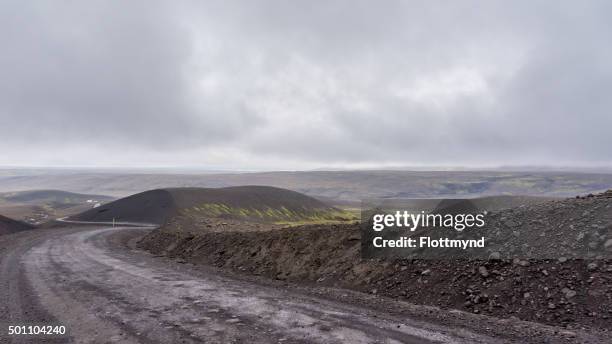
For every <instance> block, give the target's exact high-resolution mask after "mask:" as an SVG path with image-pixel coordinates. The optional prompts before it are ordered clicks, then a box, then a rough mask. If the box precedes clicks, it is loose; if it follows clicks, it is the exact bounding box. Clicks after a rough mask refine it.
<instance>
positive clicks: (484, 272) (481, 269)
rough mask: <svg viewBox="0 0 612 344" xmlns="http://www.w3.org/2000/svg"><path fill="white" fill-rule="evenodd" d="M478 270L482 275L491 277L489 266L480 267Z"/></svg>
mask: <svg viewBox="0 0 612 344" xmlns="http://www.w3.org/2000/svg"><path fill="white" fill-rule="evenodd" d="M478 272H479V273H480V276H482V277H489V270H487V268H485V267H484V266H481V267H479V268H478Z"/></svg>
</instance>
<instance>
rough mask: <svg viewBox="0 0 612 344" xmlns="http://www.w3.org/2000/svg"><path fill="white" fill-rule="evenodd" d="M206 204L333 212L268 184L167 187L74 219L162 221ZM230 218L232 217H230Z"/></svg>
mask: <svg viewBox="0 0 612 344" xmlns="http://www.w3.org/2000/svg"><path fill="white" fill-rule="evenodd" d="M203 204H209V205H214V206H218V205H223V206H224V207H228V208H231V209H235V210H237V209H247V208H248V209H257V210H261V211H266V210H267V209H286V210H287V211H290V212H294V213H304V214H306V215H308V214H311V213H312V214H314V213H315V212H317V211H327V210H329V211H332V210H334V209H333V208H331V207H329V206H328V205H326V204H324V203H323V202H321V201H319V200H317V199H315V198H312V197H309V196H306V195H303V194H301V193H298V192H295V191H290V190H285V189H279V188H275V187H269V186H237V187H227V188H218V189H214V188H168V189H158V190H151V191H146V192H143V193H139V194H136V195H133V196H129V197H126V198H122V199H120V200H117V201H114V202H111V203H108V204H105V205H102V206H100V207H98V208H94V209H91V210H89V211H86V212H84V213H81V214H79V215H76V216H73V217H72V218H71V219H74V220H80V221H103V222H107V221H112V220H113V219H115V220H117V221H131V222H148V223H156V224H162V223H164V222H165V221H166V220H168V219H170V218H174V217H177V216H179V215H185V216H186V213H187V212H189V211H193V208H194V207H198V206H201V205H203ZM229 219H231V218H229Z"/></svg>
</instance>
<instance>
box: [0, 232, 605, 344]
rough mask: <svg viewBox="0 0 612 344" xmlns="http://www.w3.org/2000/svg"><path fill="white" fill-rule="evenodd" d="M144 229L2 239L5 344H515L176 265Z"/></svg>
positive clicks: (0, 300) (1, 338)
mask: <svg viewBox="0 0 612 344" xmlns="http://www.w3.org/2000/svg"><path fill="white" fill-rule="evenodd" d="M146 230H148V229H143V228H127V227H126V228H112V227H103V226H97V227H91V226H89V227H85V226H83V227H78V228H60V229H45V230H34V231H29V232H24V233H18V234H16V235H10V238H9V236H5V237H3V238H2V239H0V259H1V261H0V268H1V270H0V325H1V326H2V328H0V331H1V333H0V342H2V343H503V342H510V340H507V338H506V339H500V338H499V337H497V336H496V338H493V337H492V336H489V335H487V334H481V333H476V332H474V331H470V330H467V329H466V328H461V327H456V326H448V327H446V326H443V325H438V324H433V323H428V322H424V321H422V320H416V319H411V318H409V317H405V316H398V315H392V314H391V313H388V312H383V311H381V310H380V309H378V310H376V309H372V308H369V307H365V306H362V305H358V304H355V303H351V302H342V301H339V300H334V299H333V298H331V299H330V298H329V297H318V296H316V295H314V294H312V293H307V292H303V291H301V290H300V289H297V288H284V287H278V286H274V285H269V284H267V285H266V284H265V283H264V284H259V283H256V282H253V281H248V280H244V279H240V278H233V277H232V276H229V275H225V274H221V273H219V272H218V271H215V270H214V269H212V268H206V267H193V266H190V265H187V264H177V263H176V262H172V261H169V260H167V259H165V258H159V257H155V256H152V255H150V254H147V253H145V252H141V251H138V250H136V249H134V248H133V247H134V242H135V240H137V238H138V237H139V236H140V235H142V234H143V233H144V232H145V231H146ZM9 325H63V326H66V329H67V334H66V335H64V336H58V335H47V336H33V335H13V336H8V335H7V328H8V326H9ZM596 339H597V338H590V339H589V340H588V341H594V342H597V340H596ZM574 340H577V337H573V339H572V341H574Z"/></svg>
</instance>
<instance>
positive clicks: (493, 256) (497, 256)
mask: <svg viewBox="0 0 612 344" xmlns="http://www.w3.org/2000/svg"><path fill="white" fill-rule="evenodd" d="M500 258H501V254H500V253H499V252H491V254H490V255H489V259H490V260H499V259H500Z"/></svg>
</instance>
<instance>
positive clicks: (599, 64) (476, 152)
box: [0, 1, 612, 168]
mask: <svg viewBox="0 0 612 344" xmlns="http://www.w3.org/2000/svg"><path fill="white" fill-rule="evenodd" d="M0 6H2V9H1V10H0V28H1V30H0V44H1V45H2V46H3V50H5V51H6V53H3V54H1V55H0V74H2V75H3V77H2V79H0V125H1V126H2V130H3V137H2V138H1V139H0V144H1V145H2V146H3V147H2V150H3V151H7V152H9V151H10V152H11V153H9V154H6V155H5V156H4V158H0V164H11V163H13V164H20V163H24V164H28V163H30V164H40V163H61V164H63V163H66V161H72V162H73V164H85V165H87V164H89V163H90V162H89V161H87V159H88V158H90V156H95V155H96V154H106V155H107V158H106V159H105V160H104V161H105V162H107V163H110V164H113V163H114V164H119V165H121V164H127V163H129V162H130V161H131V162H133V163H136V164H161V165H166V164H169V165H172V164H175V165H181V164H191V165H204V166H206V165H211V164H214V165H215V166H235V164H236V161H240V164H244V165H245V166H243V168H251V167H253V166H257V167H262V168H279V167H281V168H292V167H302V166H308V167H316V166H319V165H330V164H348V165H350V164H361V163H372V164H377V163H396V164H460V165H482V164H566V163H576V164H578V163H583V164H611V163H612V150H610V149H609V147H610V146H611V143H612V142H611V139H610V138H609V137H610V135H609V133H608V132H607V131H608V128H611V127H612V116H610V115H609V109H610V108H611V107H612V98H611V97H609V96H608V93H609V90H610V86H612V85H611V84H612V62H611V61H612V58H610V57H612V56H611V55H612V48H610V45H609V44H607V39H608V38H609V36H610V33H612V28H611V27H610V26H611V25H612V24H610V23H611V21H610V20H609V18H607V16H606V14H607V13H610V10H611V8H610V7H611V6H610V5H609V4H608V3H607V2H603V1H602V2H597V1H591V2H584V3H578V2H570V1H568V2H559V1H535V2H534V1H520V2H511V3H509V2H501V1H500V2H492V1H472V2H469V1H467V2H452V3H448V2H446V3H443V2H431V1H423V2H412V1H411V2H408V1H387V2H382V3H375V2H371V1H325V2H313V1H301V2H295V1H291V2H288V1H224V2H214V1H205V2H187V1H185V2H179V3H177V2H174V3H172V2H144V1H143V2H134V1H132V2H119V1H117V2H87V3H83V2H77V3H74V2H51V1H49V2H32V3H28V4H25V3H23V2H14V3H4V4H3V5H0ZM84 142H85V143H84ZM71 145H80V146H82V147H86V148H87V149H84V150H86V151H88V152H90V153H89V154H84V153H82V150H80V151H76V150H74V149H70V147H71ZM20 151H23V152H28V155H27V156H29V157H30V158H28V157H23V156H20V154H19V152H20ZM36 151H38V152H39V154H34V153H31V152H36ZM45 152H59V153H60V154H62V155H63V156H64V159H62V160H61V161H58V160H57V159H55V160H54V159H51V158H48V157H46V156H47V155H46V154H44V153H45ZM109 154H112V157H108V155H109ZM22 155H23V154H22ZM134 159H136V160H134ZM282 161H287V164H288V166H279V164H281V165H282ZM268 162H270V163H269V165H267V164H268Z"/></svg>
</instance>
